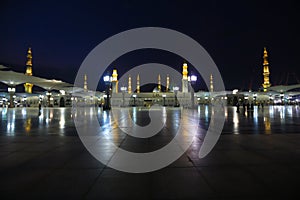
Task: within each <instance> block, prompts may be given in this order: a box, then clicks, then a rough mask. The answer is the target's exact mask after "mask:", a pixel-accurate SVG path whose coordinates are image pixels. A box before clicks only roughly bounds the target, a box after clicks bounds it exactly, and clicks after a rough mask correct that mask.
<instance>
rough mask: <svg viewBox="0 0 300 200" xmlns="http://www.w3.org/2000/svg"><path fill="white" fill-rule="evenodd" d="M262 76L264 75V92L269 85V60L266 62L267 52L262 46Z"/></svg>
mask: <svg viewBox="0 0 300 200" xmlns="http://www.w3.org/2000/svg"><path fill="white" fill-rule="evenodd" d="M263 59H264V61H263V67H264V69H263V76H264V83H263V84H262V86H263V88H264V92H266V91H267V90H268V88H269V87H270V86H271V84H270V71H269V62H268V52H267V49H266V47H264V55H263Z"/></svg>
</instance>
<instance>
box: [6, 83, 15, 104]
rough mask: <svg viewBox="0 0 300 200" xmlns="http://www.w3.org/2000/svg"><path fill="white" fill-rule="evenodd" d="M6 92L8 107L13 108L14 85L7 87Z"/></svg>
mask: <svg viewBox="0 0 300 200" xmlns="http://www.w3.org/2000/svg"><path fill="white" fill-rule="evenodd" d="M7 90H8V93H9V107H10V108H13V107H15V105H14V94H15V92H16V88H15V87H8V89H7Z"/></svg>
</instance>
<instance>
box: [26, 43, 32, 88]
mask: <svg viewBox="0 0 300 200" xmlns="http://www.w3.org/2000/svg"><path fill="white" fill-rule="evenodd" d="M25 75H27V76H32V54H31V48H30V47H29V48H28V51H27V62H26V72H25ZM32 87H33V84H32V83H25V84H24V88H25V92H26V93H32Z"/></svg>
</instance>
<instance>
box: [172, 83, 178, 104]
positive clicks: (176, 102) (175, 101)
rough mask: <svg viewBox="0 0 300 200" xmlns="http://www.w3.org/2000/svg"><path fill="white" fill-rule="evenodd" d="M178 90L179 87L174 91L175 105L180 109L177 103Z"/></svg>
mask: <svg viewBox="0 0 300 200" xmlns="http://www.w3.org/2000/svg"><path fill="white" fill-rule="evenodd" d="M178 90H179V87H177V86H175V87H173V91H174V93H175V104H174V107H178V106H179V104H178V101H177V92H178Z"/></svg>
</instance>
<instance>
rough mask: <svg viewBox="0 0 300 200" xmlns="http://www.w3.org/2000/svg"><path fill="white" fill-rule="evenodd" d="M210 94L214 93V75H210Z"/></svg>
mask: <svg viewBox="0 0 300 200" xmlns="http://www.w3.org/2000/svg"><path fill="white" fill-rule="evenodd" d="M209 91H210V92H213V91H214V79H213V75H212V74H210V88H209Z"/></svg>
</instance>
